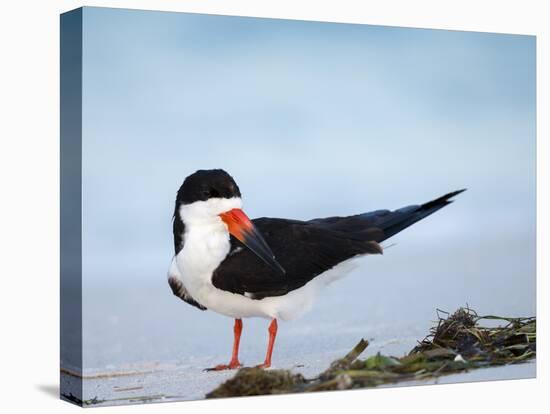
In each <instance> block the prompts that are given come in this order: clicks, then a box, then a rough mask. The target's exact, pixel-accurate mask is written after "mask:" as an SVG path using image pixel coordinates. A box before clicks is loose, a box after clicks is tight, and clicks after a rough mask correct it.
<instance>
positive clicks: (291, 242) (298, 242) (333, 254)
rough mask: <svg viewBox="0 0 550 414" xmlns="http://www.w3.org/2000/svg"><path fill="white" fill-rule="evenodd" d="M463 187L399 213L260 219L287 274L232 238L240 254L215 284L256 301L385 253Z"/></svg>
mask: <svg viewBox="0 0 550 414" xmlns="http://www.w3.org/2000/svg"><path fill="white" fill-rule="evenodd" d="M462 191H464V190H460V191H455V192H453V193H449V194H447V195H445V196H443V197H440V198H438V199H436V200H433V201H430V202H428V203H425V204H422V205H415V206H408V207H404V208H401V209H399V210H395V211H389V210H377V211H373V212H370V213H365V214H359V215H355V216H349V217H328V218H322V219H314V220H309V221H298V220H286V219H277V218H259V219H255V220H253V222H254V225H255V226H257V228H258V230H259V231H260V233H261V234H262V235H263V236H264V238H265V240H266V242H267V244H268V245H269V246H270V247H271V250H272V251H273V253H274V254H275V257H276V259H277V260H278V261H279V263H280V264H281V265H282V266H283V268H284V269H285V270H286V274H285V275H284V276H283V275H281V274H279V273H276V272H274V271H272V270H271V269H270V268H269V267H268V266H267V265H266V264H265V263H264V262H263V261H262V260H261V259H259V258H258V257H257V256H256V255H255V254H254V253H252V252H251V251H250V250H249V249H247V248H246V247H245V246H244V245H242V244H241V243H240V242H239V241H238V240H236V239H235V238H233V237H232V238H231V243H232V247H231V251H232V252H235V253H233V254H230V255H228V256H227V257H226V259H225V260H224V261H223V262H222V263H221V265H220V266H219V267H218V269H216V271H215V272H214V274H213V276H212V283H213V285H214V286H215V287H217V288H218V289H223V290H226V291H229V292H232V293H238V294H241V295H244V294H247V295H248V296H250V297H252V298H254V299H261V298H264V297H267V296H280V295H284V294H286V293H288V292H290V291H292V290H295V289H298V288H300V287H302V286H304V285H305V284H306V283H308V282H309V281H310V280H312V279H313V278H315V277H316V276H318V275H320V274H321V273H323V272H325V271H327V270H329V269H331V268H332V267H334V266H336V265H337V264H338V263H340V262H343V261H344V260H347V259H350V258H352V257H354V256H357V255H360V254H377V253H382V248H381V247H380V245H379V243H380V242H382V241H384V240H386V239H388V238H389V237H391V236H393V235H395V234H396V233H398V232H400V231H401V230H403V229H405V228H407V227H409V226H410V225H412V224H414V223H416V222H417V221H419V220H421V219H423V218H424V217H426V216H429V215H430V214H432V213H434V212H435V211H437V210H439V209H440V208H442V207H444V206H446V205H448V204H449V203H451V202H452V201H450V200H449V199H450V198H451V197H453V196H455V195H457V194H459V193H461V192H462ZM239 247H240V248H241V249H239Z"/></svg>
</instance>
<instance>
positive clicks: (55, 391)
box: [35, 384, 59, 400]
mask: <svg viewBox="0 0 550 414" xmlns="http://www.w3.org/2000/svg"><path fill="white" fill-rule="evenodd" d="M35 388H36V389H37V390H38V391H41V392H43V393H44V394H46V395H49V396H50V397H53V398H55V399H56V400H58V399H59V385H58V384H38V385H36V386H35Z"/></svg>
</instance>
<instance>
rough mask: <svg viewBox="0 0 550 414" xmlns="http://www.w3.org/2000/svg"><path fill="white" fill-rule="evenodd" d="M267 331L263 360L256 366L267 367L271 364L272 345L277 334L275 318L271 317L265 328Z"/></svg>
mask: <svg viewBox="0 0 550 414" xmlns="http://www.w3.org/2000/svg"><path fill="white" fill-rule="evenodd" d="M267 331H268V332H269V342H268V344H267V353H266V354H265V361H264V363H263V364H260V365H258V368H269V367H270V366H271V355H272V354H273V345H275V337H276V336H277V319H273V320H272V321H271V323H270V324H269V328H268V329H267Z"/></svg>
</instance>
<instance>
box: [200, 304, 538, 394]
mask: <svg viewBox="0 0 550 414" xmlns="http://www.w3.org/2000/svg"><path fill="white" fill-rule="evenodd" d="M441 315H443V316H441ZM438 319H439V320H438V323H437V325H436V326H434V327H433V328H432V329H431V331H430V333H429V334H428V336H427V337H426V338H424V339H423V340H422V341H420V342H419V344H418V345H417V346H416V347H415V348H414V349H413V350H412V351H411V352H410V353H409V354H408V355H406V356H403V357H400V358H397V357H392V356H385V355H381V354H379V353H378V354H376V355H373V356H371V357H369V358H367V359H365V360H359V359H357V358H358V357H359V355H360V354H361V353H362V352H363V351H364V350H365V349H366V348H367V346H368V342H367V341H365V340H363V339H362V340H361V341H360V342H359V343H358V344H357V345H356V346H355V347H354V348H353V350H352V351H350V352H349V353H348V354H347V355H346V356H345V357H343V358H341V359H339V360H336V361H334V362H333V363H332V364H331V365H330V367H329V368H328V369H327V370H326V371H324V372H323V373H321V374H320V375H319V376H318V377H316V378H312V379H304V378H303V377H302V376H301V375H300V374H292V373H291V372H290V371H288V370H267V371H266V370H260V369H257V368H243V369H241V370H240V371H239V372H237V374H236V375H235V376H234V377H233V378H231V379H230V380H228V381H226V382H225V383H223V384H222V385H220V386H219V387H218V388H216V389H215V390H214V391H212V392H211V393H209V394H207V395H206V397H207V398H217V397H232V396H242V395H260V394H279V393H294V392H311V391H327V390H342V389H352V388H365V387H376V386H378V385H382V384H388V383H397V382H402V381H410V380H425V379H433V378H437V377H438V376H441V375H445V374H452V373H459V372H463V371H467V370H472V369H477V368H482V367H491V366H499V365H505V364H516V363H521V362H524V361H526V360H529V359H532V358H535V357H536V340H537V335H536V318H534V317H529V318H507V317H501V316H494V315H487V316H479V315H478V314H477V313H476V312H475V311H474V310H472V309H470V308H468V307H466V308H460V309H458V310H457V311H456V312H454V313H453V314H452V315H450V314H449V313H447V312H443V311H440V310H438ZM482 320H498V321H504V322H506V324H505V325H504V326H497V327H483V326H480V324H479V322H480V321H482Z"/></svg>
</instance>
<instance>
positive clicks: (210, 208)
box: [176, 198, 242, 296]
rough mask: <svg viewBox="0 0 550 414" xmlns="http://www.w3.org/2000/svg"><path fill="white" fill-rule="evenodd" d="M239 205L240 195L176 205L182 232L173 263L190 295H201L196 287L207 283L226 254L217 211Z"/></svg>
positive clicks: (226, 234) (227, 247) (226, 244)
mask: <svg viewBox="0 0 550 414" xmlns="http://www.w3.org/2000/svg"><path fill="white" fill-rule="evenodd" d="M241 207H242V201H241V199H240V198H230V199H227V198H211V199H209V200H206V201H196V202H194V203H191V204H185V205H182V206H181V207H180V209H179V212H178V213H179V215H180V217H181V219H182V221H183V223H184V224H185V232H184V234H183V237H182V239H183V248H182V250H181V251H180V252H179V253H178V255H177V256H176V263H177V266H178V270H179V272H180V273H181V275H182V278H183V282H184V284H185V286H186V287H187V289H188V290H189V291H190V293H191V295H193V296H201V295H200V290H201V289H203V288H204V287H205V286H207V285H211V280H212V273H213V272H214V270H216V268H217V267H218V266H219V265H220V263H221V262H222V261H223V260H224V259H225V257H226V256H227V254H228V253H229V250H230V247H231V244H230V241H229V231H228V230H227V225H226V224H225V223H224V222H223V221H222V219H221V218H220V217H219V214H221V213H224V212H226V211H229V210H232V209H234V208H241Z"/></svg>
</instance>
